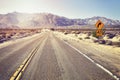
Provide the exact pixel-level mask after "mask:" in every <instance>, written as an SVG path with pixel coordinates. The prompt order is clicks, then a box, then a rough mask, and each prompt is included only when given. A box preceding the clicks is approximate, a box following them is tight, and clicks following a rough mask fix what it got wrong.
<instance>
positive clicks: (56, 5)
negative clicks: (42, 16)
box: [0, 0, 120, 20]
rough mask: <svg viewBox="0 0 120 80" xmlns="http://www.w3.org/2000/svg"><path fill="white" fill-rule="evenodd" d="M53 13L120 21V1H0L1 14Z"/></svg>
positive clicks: (72, 16)
mask: <svg viewBox="0 0 120 80" xmlns="http://www.w3.org/2000/svg"><path fill="white" fill-rule="evenodd" d="M15 11H16V12H23V13H43V12H47V13H53V14H56V15H59V16H65V17H68V18H89V17H93V16H103V17H107V18H111V19H118V20H120V14H119V13H120V0H0V13H1V14H3V13H10V12H15Z"/></svg>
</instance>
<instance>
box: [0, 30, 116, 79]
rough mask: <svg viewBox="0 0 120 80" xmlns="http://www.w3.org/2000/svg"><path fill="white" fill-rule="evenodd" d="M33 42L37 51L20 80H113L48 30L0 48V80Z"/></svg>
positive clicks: (5, 77) (12, 68)
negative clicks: (27, 39)
mask: <svg viewBox="0 0 120 80" xmlns="http://www.w3.org/2000/svg"><path fill="white" fill-rule="evenodd" d="M37 43H40V46H39V49H38V51H37V52H36V54H35V55H34V57H33V58H32V60H31V62H30V63H29V65H28V67H27V68H26V70H25V72H23V74H22V77H21V80H115V79H114V78H113V77H112V76H110V75H109V74H108V73H106V72H105V71H104V70H102V69H101V68H99V67H97V66H96V65H95V64H94V63H92V62H91V61H90V60H88V59H87V58H85V57H84V56H83V55H81V54H80V53H79V52H78V51H76V50H75V49H73V48H71V47H70V46H68V45H67V44H65V43H64V42H63V41H62V40H60V39H59V38H57V37H56V36H55V35H54V34H53V33H52V32H50V31H48V32H45V33H43V34H41V35H40V36H37V37H36V38H34V39H31V40H30V41H23V42H19V43H17V44H14V45H10V46H7V47H5V48H2V49H0V80H9V79H10V77H11V76H12V74H13V73H14V72H15V71H16V69H17V67H18V66H20V64H21V63H22V62H23V61H24V59H25V58H26V57H27V55H28V54H29V52H30V50H31V49H32V48H34V47H35V46H36V45H37ZM20 45H21V46H20ZM81 46H82V45H81ZM1 56H2V57H1Z"/></svg>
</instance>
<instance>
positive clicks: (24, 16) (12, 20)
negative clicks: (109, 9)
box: [0, 12, 120, 28]
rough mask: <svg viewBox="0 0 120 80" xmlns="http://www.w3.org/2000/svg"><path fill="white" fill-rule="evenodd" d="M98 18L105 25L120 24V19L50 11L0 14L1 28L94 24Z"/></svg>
mask: <svg viewBox="0 0 120 80" xmlns="http://www.w3.org/2000/svg"><path fill="white" fill-rule="evenodd" d="M97 20H101V21H102V22H103V23H104V24H105V25H109V26H119V25H120V21H119V20H112V19H108V18H105V17H98V16H97V17H92V18H86V19H69V18H66V17H62V16H57V15H54V14H50V13H35V14H29V13H18V12H13V13H8V14H0V28H28V27H29V28H36V27H46V26H47V27H48V26H49V27H55V26H60V27H62V26H73V25H77V26H82V25H94V24H95V23H96V22H97Z"/></svg>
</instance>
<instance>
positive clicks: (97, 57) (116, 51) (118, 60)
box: [54, 32, 120, 78]
mask: <svg viewBox="0 0 120 80" xmlns="http://www.w3.org/2000/svg"><path fill="white" fill-rule="evenodd" d="M54 34H55V35H56V36H57V37H59V38H61V39H63V40H64V41H67V42H68V43H70V44H71V45H73V46H74V47H76V48H77V49H79V50H80V51H81V52H83V53H84V54H86V55H88V56H89V57H90V58H92V59H93V60H94V61H95V62H97V63H99V64H101V65H102V66H104V67H105V68H107V69H108V70H110V71H111V72H112V73H113V74H115V75H117V76H118V77H119V78H120V47H115V46H109V45H102V44H97V43H91V42H90V40H89V41H85V40H79V39H78V38H77V37H75V35H74V34H68V35H64V34H63V33H61V32H54ZM84 36H85V35H84Z"/></svg>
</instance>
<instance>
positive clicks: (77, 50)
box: [63, 41, 120, 80]
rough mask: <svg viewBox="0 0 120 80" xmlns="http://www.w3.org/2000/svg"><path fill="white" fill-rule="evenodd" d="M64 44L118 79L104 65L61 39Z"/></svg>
mask: <svg viewBox="0 0 120 80" xmlns="http://www.w3.org/2000/svg"><path fill="white" fill-rule="evenodd" d="M63 42H64V43H65V44H67V45H68V46H70V47H71V48H73V49H75V50H76V51H77V52H79V53H80V54H82V55H83V56H84V57H85V58H87V59H88V60H90V61H91V62H92V63H94V64H95V65H96V66H98V67H99V68H101V69H102V70H104V71H105V72H107V73H108V74H109V75H111V76H112V77H113V78H115V79H116V80H120V79H119V78H118V77H117V76H116V75H114V74H113V73H112V72H110V71H109V70H108V69H106V68H105V67H103V66H102V65H100V64H98V63H96V62H95V61H94V60H92V59H91V58H90V57H88V56H87V55H86V54H84V53H82V52H81V51H80V50H78V49H77V48H75V47H74V46H72V45H71V44H69V43H68V42H65V41H63Z"/></svg>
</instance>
